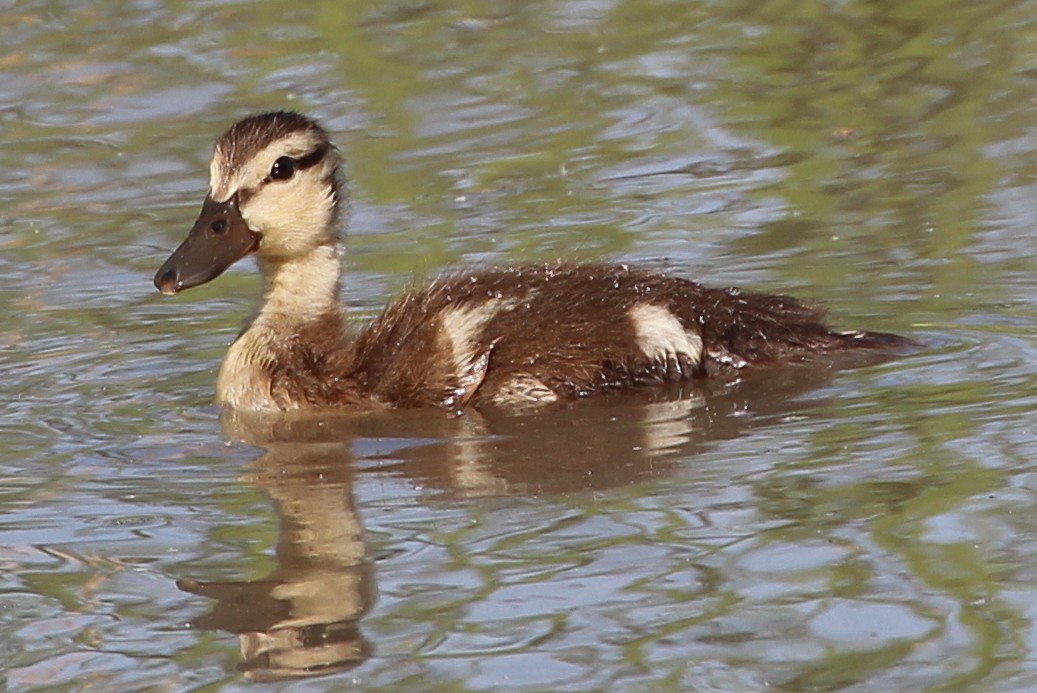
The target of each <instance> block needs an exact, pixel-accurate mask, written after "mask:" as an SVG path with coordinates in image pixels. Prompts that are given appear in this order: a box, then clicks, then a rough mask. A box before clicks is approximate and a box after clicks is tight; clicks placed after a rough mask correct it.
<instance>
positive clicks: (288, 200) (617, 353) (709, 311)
mask: <svg viewBox="0 0 1037 693" xmlns="http://www.w3.org/2000/svg"><path fill="white" fill-rule="evenodd" d="M341 163H342V159H341V156H340V154H339V151H338V149H337V148H336V147H335V146H334V144H333V143H332V140H331V138H330V136H329V134H328V132H327V131H326V130H325V129H324V128H323V127H322V126H321V125H320V124H319V123H318V122H317V121H316V120H314V119H313V118H310V117H308V116H305V115H302V114H299V113H296V112H292V111H270V112H264V113H258V114H254V115H249V116H248V117H245V118H244V119H242V120H239V121H238V122H236V123H234V124H233V125H232V126H231V127H230V128H229V129H227V131H226V132H224V133H223V134H222V135H221V136H220V137H219V138H218V139H217V141H216V145H215V149H214V152H213V156H212V160H211V163H210V167H209V190H208V194H207V195H206V197H205V200H204V202H203V203H202V209H201V212H200V213H199V216H198V218H197V220H196V221H195V223H194V226H193V227H192V228H191V230H190V232H189V233H188V235H187V238H186V239H185V240H184V241H183V242H182V243H181V244H180V245H179V246H178V247H177V248H176V249H175V250H174V251H173V253H172V254H171V255H170V256H169V258H168V259H167V260H166V261H165V263H164V264H163V265H162V266H161V267H160V268H159V270H158V272H157V273H156V274H155V278H154V283H155V286H156V287H157V288H158V290H159V291H160V292H161V293H162V294H165V295H173V294H177V293H179V292H181V291H183V290H185V289H190V288H192V287H195V286H199V285H201V284H204V283H206V282H209V281H211V280H213V279H215V278H216V277H218V276H219V275H220V274H222V273H223V272H224V271H225V270H226V269H227V268H228V267H230V266H231V265H233V264H234V263H236V262H237V261H239V260H241V259H242V258H244V257H246V256H249V255H253V256H255V259H256V261H257V264H258V267H259V272H260V274H261V275H262V283H263V293H262V302H261V305H260V307H259V309H258V312H256V313H255V315H254V317H253V318H252V319H251V320H250V321H249V322H248V323H247V325H246V326H245V328H244V330H243V331H242V332H241V333H240V334H239V335H238V337H237V338H236V339H235V340H234V341H233V342H232V343H231V345H230V347H229V349H228V351H227V353H226V356H225V358H224V360H223V363H222V364H221V366H220V369H219V373H218V375H217V379H216V404H217V405H218V406H220V407H221V408H228V409H232V410H237V411H255V412H289V411H297V410H306V411H313V410H354V411H365V410H374V409H395V408H411V407H440V408H444V409H448V410H451V411H454V412H461V411H462V410H464V409H465V408H468V407H476V408H478V407H504V408H525V407H541V406H544V405H548V404H551V403H556V402H572V401H574V400H580V399H584V398H587V397H590V396H592V395H599V394H602V393H617V392H623V391H627V390H631V389H636V388H645V387H652V386H659V385H663V384H665V383H673V382H685V381H694V380H697V379H703V378H715V377H722V376H724V375H728V376H731V375H737V374H739V373H740V372H742V371H744V370H746V369H753V368H759V367H761V366H766V365H774V364H782V363H788V362H805V361H810V360H814V359H818V358H820V357H823V356H825V355H829V354H834V353H837V352H847V351H860V350H867V351H875V352H878V351H881V352H886V351H890V350H899V349H903V348H905V347H908V346H910V345H911V344H913V342H912V340H910V339H908V338H905V337H901V336H898V335H895V334H890V333H883V332H869V331H838V330H834V329H832V328H830V327H829V326H828V325H827V323H826V322H825V313H824V310H823V309H822V308H820V307H819V306H817V305H815V304H813V303H811V302H807V301H802V300H798V299H795V298H792V297H790V296H785V295H773V294H766V293H754V292H750V291H742V290H740V289H738V288H710V287H708V286H704V285H702V284H699V283H697V282H694V281H692V280H689V279H684V278H680V277H676V276H672V275H669V274H664V273H659V272H655V271H652V270H649V269H638V268H634V267H630V266H628V265H626V264H608V263H571V262H556V263H547V264H534V265H507V266H501V267H489V268H481V269H477V270H474V271H464V270H459V271H453V272H449V273H447V274H445V275H443V276H441V277H438V278H436V279H434V280H433V281H431V282H430V283H427V284H426V285H424V286H417V285H415V286H414V287H412V288H410V289H408V290H405V291H404V292H403V293H402V294H401V295H400V296H399V297H397V298H396V299H395V300H393V301H392V302H390V303H389V304H388V306H387V307H386V308H385V309H384V311H383V312H382V313H381V314H380V315H379V316H378V317H376V318H374V319H373V320H371V321H370V322H368V323H367V324H366V325H365V326H363V327H360V328H356V327H353V326H351V325H350V323H349V322H348V321H347V319H346V314H345V310H344V308H343V306H342V305H341V303H340V299H339V293H340V288H341V280H342V267H341V264H342V252H343V251H342V247H341V245H340V241H339V227H340V225H342V224H341V221H342V217H343V210H344V208H345V207H346V199H345V192H344V190H345V188H344V184H345V181H344V178H343V175H342V173H341V170H340V169H341Z"/></svg>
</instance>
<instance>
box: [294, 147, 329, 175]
mask: <svg viewBox="0 0 1037 693" xmlns="http://www.w3.org/2000/svg"><path fill="white" fill-rule="evenodd" d="M327 153H328V147H327V146H322V147H317V148H316V149H314V150H313V151H312V152H310V153H309V154H307V155H306V156H302V157H299V158H298V159H296V160H295V170H296V171H300V170H304V169H307V168H311V167H313V166H316V165H317V164H319V163H320V162H321V161H323V160H324V155H325V154H327Z"/></svg>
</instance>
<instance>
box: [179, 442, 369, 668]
mask: <svg viewBox="0 0 1037 693" xmlns="http://www.w3.org/2000/svg"><path fill="white" fill-rule="evenodd" d="M265 446H266V451H265V452H264V453H263V454H262V455H260V456H259V457H258V458H257V459H256V460H255V462H254V464H253V466H254V473H253V474H252V475H251V476H249V477H248V480H249V482H250V483H252V484H253V485H255V486H256V487H257V488H260V489H262V490H263V491H264V492H266V494H267V495H269V496H270V498H271V500H272V501H273V502H274V505H275V508H276V511H277V517H278V520H279V522H280V527H279V540H278V543H277V569H276V570H274V572H272V573H271V574H270V575H269V576H267V577H266V578H265V579H263V580H258V581H254V582H236V581H229V582H199V581H197V580H192V579H182V580H179V581H177V586H178V587H179V588H180V589H182V590H184V591H186V592H192V593H194V594H198V595H202V596H204V597H209V598H210V599H215V600H216V606H215V607H214V608H213V610H212V611H211V613H209V614H208V615H207V616H204V617H202V618H200V619H197V620H196V621H195V622H194V626H195V627H198V628H202V629H205V630H223V631H227V632H230V633H235V634H237V635H238V637H239V638H240V641H241V657H242V660H243V661H242V664H241V665H240V667H239V669H241V670H242V671H244V672H245V675H246V677H248V678H250V679H252V680H258V681H269V680H277V679H283V678H294V677H298V676H308V675H314V674H323V673H331V672H336V671H342V670H344V669H348V668H350V667H352V666H354V665H356V664H359V663H360V662H362V661H364V659H366V658H367V655H368V652H369V648H368V646H367V643H366V642H365V640H364V637H363V635H362V634H361V632H360V630H359V628H358V626H357V622H358V620H359V619H360V617H361V616H363V615H364V614H365V613H367V611H368V609H370V607H371V605H372V604H373V603H374V596H375V589H374V580H373V576H372V569H371V563H370V561H368V560H367V557H366V549H365V544H364V536H363V526H362V525H361V522H360V517H359V515H358V514H357V511H356V504H355V502H354V498H353V465H352V464H351V463H350V460H349V457H348V444H347V443H334V442H328V443H320V442H311V443H306V444H303V445H297V444H295V443H292V442H276V441H266V442H265Z"/></svg>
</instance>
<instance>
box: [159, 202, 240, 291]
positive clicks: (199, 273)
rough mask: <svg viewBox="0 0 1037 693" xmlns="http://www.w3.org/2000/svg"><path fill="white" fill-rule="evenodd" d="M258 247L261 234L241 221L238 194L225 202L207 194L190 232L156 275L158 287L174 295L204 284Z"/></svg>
mask: <svg viewBox="0 0 1037 693" xmlns="http://www.w3.org/2000/svg"><path fill="white" fill-rule="evenodd" d="M258 246H259V234H258V233H256V232H255V231H253V230H252V229H250V228H249V227H248V224H246V223H245V220H244V219H242V218H241V212H240V211H239V210H238V198H237V195H235V196H233V197H231V198H230V199H229V200H227V201H226V202H217V201H216V200H214V199H212V196H211V195H207V196H206V197H205V202H204V203H203V204H202V212H201V214H199V215H198V221H196V222H195V223H194V227H193V228H192V229H191V232H190V233H189V234H187V238H185V239H184V242H183V243H181V244H180V246H179V247H178V248H177V249H176V250H174V251H173V254H172V255H170V256H169V259H168V260H166V261H165V263H164V264H163V265H162V267H160V268H159V270H158V272H156V273H155V286H156V287H157V288H158V290H159V291H161V292H162V293H164V294H166V295H168V296H171V295H173V294H175V293H177V292H178V291H183V290H184V289H190V288H191V287H193V286H198V285H199V284H204V283H205V282H207V281H211V280H213V279H215V278H216V277H218V276H220V275H221V274H223V272H224V270H226V269H227V268H228V267H230V266H231V265H233V264H234V263H235V262H237V261H238V260H240V259H241V258H243V257H245V256H246V255H248V254H249V253H251V252H252V251H254V250H255V249H256V248H257V247H258Z"/></svg>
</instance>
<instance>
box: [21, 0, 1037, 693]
mask: <svg viewBox="0 0 1037 693" xmlns="http://www.w3.org/2000/svg"><path fill="white" fill-rule="evenodd" d="M0 13H2V14H0V17H2V21H0V45H2V46H3V49H2V51H0V67H2V69H3V80H0V143H2V144H0V164H2V170H3V172H4V175H3V176H2V177H0V277H2V279H3V281H2V282H0V315H3V317H4V329H3V331H2V334H0V376H2V377H0V393H2V397H0V407H2V416H0V661H3V662H4V663H5V664H4V665H3V675H4V677H5V683H6V687H7V688H8V689H9V690H12V691H28V690H42V689H47V690H84V689H89V690H102V691H107V690H110V691H125V690H144V689H146V690H193V689H205V690H228V691H229V690H246V689H247V690H256V689H259V690H265V689H269V690H281V689H288V690H307V691H308V690H314V691H320V690H343V689H345V690H349V689H357V690H371V691H377V690H394V691H397V690H414V691H461V690H465V691H468V690H485V691H491V690H492V691H500V690H508V691H543V690H552V691H592V690H622V691H646V690H652V691H666V690H671V691H687V690H695V691H748V690H764V689H766V690H783V691H835V690H839V691H888V690H917V691H922V690H926V691H965V690H976V691H1024V690H1029V689H1031V688H1032V685H1033V683H1032V682H1033V681H1034V680H1037V670H1035V669H1037V668H1035V665H1034V661H1035V657H1034V652H1035V651H1037V629H1035V626H1034V623H1035V617H1037V613H1035V609H1034V606H1033V604H1034V603H1037V571H1035V570H1034V568H1033V566H1034V565H1037V560H1035V558H1037V539H1035V538H1037V521H1035V520H1034V519H1033V513H1032V508H1033V506H1034V503H1035V500H1037V499H1035V494H1037V468H1035V466H1034V459H1035V458H1037V439H1035V436H1034V427H1035V424H1037V418H1035V416H1034V414H1033V410H1034V395H1033V392H1034V384H1035V383H1034V380H1035V378H1034V376H1033V374H1032V370H1033V369H1032V367H1031V364H1033V363H1034V361H1035V359H1037V336H1035V333H1034V327H1033V325H1034V324H1035V320H1034V318H1035V310H1034V308H1033V306H1034V305H1035V304H1037V289H1035V282H1034V281H1033V277H1034V276H1035V271H1037V262H1035V260H1034V254H1033V252H1032V241H1031V236H1032V233H1031V231H1032V228H1033V226H1034V223H1035V221H1037V202H1035V200H1037V188H1035V183H1034V181H1035V180H1037V163H1035V162H1037V160H1035V158H1034V156H1033V152H1034V150H1035V149H1037V110H1035V109H1034V103H1033V94H1034V93H1035V86H1037V79H1035V77H1037V71H1035V70H1037V51H1035V48H1034V46H1037V7H1035V6H1034V4H1033V3H1027V2H1004V3H999V4H997V5H995V6H992V5H989V4H974V3H973V4H970V3H966V2H962V1H961V0H944V1H942V2H936V1H928V2H923V1H915V2H906V3H891V2H873V3H864V2H853V1H852V2H843V3H806V4H804V3H786V2H776V1H775V2H762V3H761V2H733V3H732V2H723V3H721V2H715V3H709V2H701V3H687V2H661V1H660V2H655V1H653V2H644V1H637V2H634V1H625V0H612V1H611V2H605V1H600V2H599V1H597V0H573V1H570V2H546V1H544V2H539V1H535V2H523V3H513V2H496V3H484V4H481V5H480V4H472V3H459V2H457V3H450V2H445V1H444V2H398V3H392V4H384V5H381V6H379V8H378V9H373V10H372V9H371V5H370V4H368V3H358V2H353V3H341V2H336V3H332V2H320V3H310V4H299V5H298V6H297V7H295V8H292V9H287V10H286V9H285V7H284V5H283V4H282V3H268V2H253V3H233V2H219V1H215V2H205V3H201V2H168V3H155V2H125V3H109V4H107V5H100V6H87V5H85V4H82V3H46V2H13V3H12V2H8V3H5V4H3V5H0ZM282 107H289V108H296V109H300V110H302V111H304V112H306V113H308V114H311V115H314V116H316V117H318V118H320V119H321V120H322V121H323V122H324V123H326V124H327V125H328V127H329V128H330V129H331V130H332V131H333V132H334V135H335V139H336V141H337V142H338V143H339V146H340V148H341V149H342V151H343V152H344V153H345V154H346V156H347V158H348V160H349V173H350V177H351V179H352V182H351V185H350V188H351V193H352V215H351V222H352V224H351V229H350V232H349V234H348V238H347V242H348V248H349V255H348V260H347V271H348V275H347V281H346V287H345V289H344V296H343V298H344V300H346V301H348V302H349V303H350V304H351V305H352V306H354V310H355V314H356V315H357V317H358V319H361V318H363V317H367V316H370V315H373V314H374V313H375V312H376V311H377V309H378V307H379V306H381V305H383V304H384V302H385V301H386V300H387V296H389V295H390V294H391V293H392V292H394V291H397V290H399V289H400V288H401V287H403V286H405V285H407V284H408V283H410V282H412V281H414V280H415V279H416V278H417V279H418V280H420V279H421V278H423V277H426V276H434V275H435V274H436V273H438V272H439V271H441V270H442V269H444V268H446V267H448V266H453V265H463V264H506V263H510V262H518V261H537V260H545V259H555V258H559V257H565V258H577V259H594V258H607V259H615V260H623V261H629V262H637V263H640V264H644V265H647V266H651V267H655V268H658V269H662V270H666V271H672V272H674V273H677V274H680V275H683V276H689V277H694V278H697V279H700V280H703V281H705V282H708V283H712V284H716V285H740V286H744V287H747V288H752V289H757V290H766V291H781V292H788V293H793V294H796V295H799V296H803V297H808V298H814V299H817V300H820V301H822V302H824V303H825V304H827V305H829V306H830V307H831V311H832V319H833V322H835V323H836V324H838V325H840V326H843V327H847V328H868V329H879V330H887V331H896V332H902V333H906V334H910V335H912V336H914V337H915V338H917V339H920V340H923V341H924V342H925V344H926V346H925V348H924V349H923V350H921V352H920V353H918V354H915V355H912V356H910V357H907V358H903V359H898V360H895V361H890V362H886V363H882V364H873V365H871V366H868V367H864V368H857V369H850V370H819V369H813V370H806V369H795V368H793V369H787V370H783V371H779V372H776V373H768V374H765V375H764V376H761V377H749V378H746V379H745V380H743V381H742V382H739V383H734V384H717V385H715V386H710V387H708V388H704V389H703V388H690V389H688V390H687V391H685V392H668V393H656V394H654V395H644V396H642V397H637V398H631V399H626V400H618V401H603V402H594V403H588V404H587V405H586V406H580V407H576V408H573V409H571V410H563V411H551V412H548V413H541V414H530V415H526V416H522V417H508V416H491V417H487V416H483V415H479V414H477V413H471V414H467V415H465V416H462V417H459V418H455V417H451V416H447V415H445V414H442V413H438V412H431V413H430V412H410V413H403V414H396V415H392V416H386V417H374V418H368V419H363V420H359V421H358V420H326V421H317V422H308V423H301V424H295V425H291V426H289V425H287V424H283V425H278V426H271V425H267V424H257V423H256V422H250V421H241V420H235V419H233V418H228V417H224V418H223V420H221V417H220V414H219V412H217V411H216V410H215V409H214V408H212V406H211V404H210V403H211V397H212V391H213V386H214V382H215V369H216V368H217V366H218V364H219V361H220V358H221V355H222V353H223V352H224V350H225V349H226V346H227V344H228V342H229V340H230V339H231V338H232V337H233V335H234V334H236V331H237V330H238V329H239V327H240V325H241V323H242V321H243V320H244V318H245V317H246V316H247V314H248V312H249V311H250V310H251V309H252V307H253V306H254V301H255V292H256V290H257V288H258V282H257V280H256V278H255V276H254V268H253V267H252V266H250V265H249V264H248V263H243V264H242V266H240V267H237V268H235V269H233V270H231V271H230V272H229V273H228V274H227V275H226V276H224V277H221V278H220V279H219V280H218V281H216V282H213V283H212V284H209V285H207V286H205V287H201V288H198V289H194V290H192V291H190V292H187V293H185V294H184V295H182V296H178V297H176V298H173V299H168V298H164V297H160V296H159V295H158V294H157V292H156V291H155V290H154V288H153V287H152V286H151V283H150V279H151V276H152V274H153V273H154V271H155V269H156V268H157V267H158V265H159V264H160V263H161V262H162V260H163V259H164V258H165V256H166V255H167V254H168V252H169V251H170V250H171V249H172V248H173V247H174V246H175V245H176V244H177V243H178V242H179V240H180V239H181V238H182V236H183V235H184V234H185V233H186V231H187V229H188V228H189V225H190V224H191V222H192V221H193V219H194V215H195V213H196V212H197V209H198V206H199V205H200V203H201V199H202V197H203V195H204V191H205V185H206V175H207V165H208V157H209V154H210V151H211V143H212V140H213V138H214V137H215V136H216V135H217V134H219V132H221V131H222V130H223V129H224V128H225V127H226V126H227V125H229V124H230V123H231V122H233V121H234V120H235V119H237V118H238V117H240V116H242V115H243V114H245V113H249V112H252V111H256V110H262V109H269V108H282ZM270 679H279V680H278V681H277V682H274V683H262V682H263V681H267V680H270Z"/></svg>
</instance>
